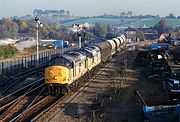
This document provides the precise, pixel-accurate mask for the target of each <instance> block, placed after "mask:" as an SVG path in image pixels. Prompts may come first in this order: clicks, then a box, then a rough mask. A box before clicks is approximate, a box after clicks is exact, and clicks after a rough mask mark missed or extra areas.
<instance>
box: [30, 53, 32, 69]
mask: <svg viewBox="0 0 180 122" xmlns="http://www.w3.org/2000/svg"><path fill="white" fill-rule="evenodd" d="M30 58H31V67H32V55H31V57H30Z"/></svg>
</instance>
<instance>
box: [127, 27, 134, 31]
mask: <svg viewBox="0 0 180 122" xmlns="http://www.w3.org/2000/svg"><path fill="white" fill-rule="evenodd" d="M124 31H136V30H135V29H134V28H131V27H128V28H126V29H125V30H124Z"/></svg>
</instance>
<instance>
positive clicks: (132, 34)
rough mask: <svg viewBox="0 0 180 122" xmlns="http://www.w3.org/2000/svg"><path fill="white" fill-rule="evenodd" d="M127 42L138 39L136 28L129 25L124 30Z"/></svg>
mask: <svg viewBox="0 0 180 122" xmlns="http://www.w3.org/2000/svg"><path fill="white" fill-rule="evenodd" d="M124 32H125V35H126V38H127V42H134V41H136V30H135V29H134V28H131V27H128V28H126V29H125V30H124Z"/></svg>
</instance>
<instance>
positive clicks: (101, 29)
mask: <svg viewBox="0 0 180 122" xmlns="http://www.w3.org/2000/svg"><path fill="white" fill-rule="evenodd" d="M107 30H108V28H107V26H106V25H102V24H99V23H96V24H95V27H94V30H93V31H94V34H95V35H96V36H99V37H106V33H107Z"/></svg>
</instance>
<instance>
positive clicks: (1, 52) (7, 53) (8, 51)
mask: <svg viewBox="0 0 180 122" xmlns="http://www.w3.org/2000/svg"><path fill="white" fill-rule="evenodd" d="M17 52H18V50H17V49H16V48H15V47H13V46H9V45H1V46H0V59H5V58H10V57H12V56H14V55H15V54H16V53H17Z"/></svg>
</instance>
